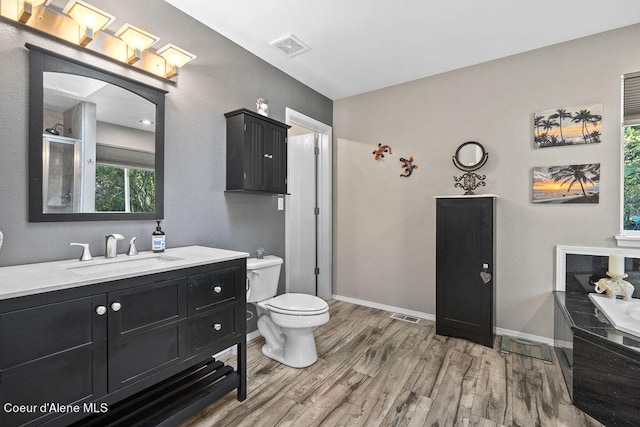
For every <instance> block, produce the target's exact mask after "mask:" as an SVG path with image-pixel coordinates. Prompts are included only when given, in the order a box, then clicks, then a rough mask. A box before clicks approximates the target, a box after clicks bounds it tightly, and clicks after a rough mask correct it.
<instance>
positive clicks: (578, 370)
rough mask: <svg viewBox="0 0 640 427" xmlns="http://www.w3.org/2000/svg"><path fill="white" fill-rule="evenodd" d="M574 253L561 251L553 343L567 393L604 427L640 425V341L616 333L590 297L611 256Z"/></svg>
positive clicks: (603, 274)
mask: <svg viewBox="0 0 640 427" xmlns="http://www.w3.org/2000/svg"><path fill="white" fill-rule="evenodd" d="M573 250H574V249H570V251H573ZM608 251H610V249H608V248H607V249H606V250H604V251H603V253H604V254H606V253H608ZM576 252H577V253H574V254H572V253H569V252H568V253H567V254H561V253H560V251H559V255H561V256H559V257H558V264H557V265H558V266H560V268H559V270H560V271H559V275H560V277H558V278H556V282H557V284H556V285H557V287H559V288H560V289H561V290H556V291H554V293H553V294H554V307H555V315H554V345H555V347H556V354H557V356H558V362H559V364H560V367H561V368H562V373H563V375H564V378H565V382H566V383H567V389H568V390H569V393H570V395H571V399H572V401H573V404H574V405H575V406H577V407H578V408H580V409H581V410H583V411H584V412H585V413H587V414H589V415H591V416H592V417H594V418H595V419H597V420H598V421H600V422H602V423H604V424H605V425H608V426H637V425H640V411H638V406H637V400H638V399H639V398H640V383H639V382H638V378H640V337H638V336H635V335H631V334H628V333H625V332H622V331H619V330H617V329H615V328H614V327H613V325H612V324H611V322H610V321H609V320H608V319H607V317H606V316H605V315H604V313H602V312H601V311H600V309H598V308H597V307H596V306H595V305H594V303H593V302H592V300H591V298H590V297H589V294H590V293H593V291H594V284H595V283H596V282H597V281H598V280H599V279H600V278H601V277H606V271H607V256H606V255H604V254H601V253H599V252H598V251H595V250H592V249H591V248H588V250H582V249H578V250H576ZM589 252H594V253H595V255H594V254H591V253H589ZM628 262H629V266H628V267H629V268H630V269H631V268H633V269H634V270H633V272H631V271H630V273H629V276H630V280H631V277H632V276H640V275H639V274H635V268H636V267H635V260H633V266H632V265H631V264H632V260H631V259H630V258H629V259H628ZM628 271H629V270H628ZM558 284H559V285H560V286H558ZM637 291H638V287H636V292H637ZM636 297H637V296H636ZM597 298H604V297H602V296H601V295H598V296H597Z"/></svg>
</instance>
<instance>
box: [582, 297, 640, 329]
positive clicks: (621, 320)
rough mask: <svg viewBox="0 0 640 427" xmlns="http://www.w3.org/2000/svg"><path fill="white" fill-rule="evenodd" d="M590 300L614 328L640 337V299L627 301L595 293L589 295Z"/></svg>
mask: <svg viewBox="0 0 640 427" xmlns="http://www.w3.org/2000/svg"><path fill="white" fill-rule="evenodd" d="M589 298H590V299H591V301H593V303H594V304H595V305H596V307H598V309H599V310H600V311H601V312H602V314H604V315H605V317H606V318H607V319H608V320H609V322H611V324H612V325H613V327H614V328H616V329H617V330H619V331H622V332H626V333H628V334H631V335H635V336H638V337H640V299H638V298H631V300H630V301H625V300H623V299H616V298H608V297H606V296H604V295H597V294H593V293H591V294H589Z"/></svg>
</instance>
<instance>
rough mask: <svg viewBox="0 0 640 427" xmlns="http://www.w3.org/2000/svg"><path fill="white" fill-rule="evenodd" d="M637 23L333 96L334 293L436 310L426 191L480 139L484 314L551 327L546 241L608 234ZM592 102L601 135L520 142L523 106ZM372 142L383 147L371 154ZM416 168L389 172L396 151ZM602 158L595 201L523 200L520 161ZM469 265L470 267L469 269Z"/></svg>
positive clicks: (539, 330) (527, 177) (613, 229)
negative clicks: (489, 266) (491, 249)
mask: <svg viewBox="0 0 640 427" xmlns="http://www.w3.org/2000/svg"><path fill="white" fill-rule="evenodd" d="M638 40H640V26H631V27H626V28H623V29H620V30H616V31H611V32H608V33H603V34H599V35H596V36H592V37H588V38H584V39H580V40H575V41H572V42H568V43H564V44H559V45H555V46H551V47H548V48H544V49H539V50H535V51H531V52H528V53H524V54H520V55H516V56H512V57H508V58H504V59H501V60H496V61H492V62H489V63H485V64H480V65H477V66H472V67H468V68H465V69H461V70H457V71H452V72H448V73H444V74H441V75H437V76H433V77H429V78H425V79H421V80H416V81H413V82H409V83H406V84H402V85H398V86H394V87H390V88H386V89H382V90H378V91H374V92H370V93H366V94H362V95H358V96H354V97H350V98H345V99H341V100H338V101H336V102H335V104H334V136H335V138H334V144H335V156H336V159H335V166H334V167H335V174H336V182H337V184H336V193H335V196H334V197H335V217H334V218H335V223H334V234H335V240H334V245H335V255H334V256H335V260H336V262H335V264H334V265H335V278H334V291H335V293H336V294H338V295H343V296H347V297H352V298H360V299H363V300H368V301H373V302H377V303H381V304H389V305H393V306H398V307H402V308H405V309H411V310H416V311H420V312H425V313H431V314H435V201H434V199H433V196H434V195H445V194H462V191H461V190H459V189H455V188H454V187H453V184H454V182H453V179H452V176H453V175H461V172H460V171H458V170H457V169H455V168H454V166H453V164H452V162H451V156H452V155H453V154H454V152H455V150H456V148H457V147H458V145H460V144H461V143H463V142H465V141H469V140H475V141H479V142H481V143H482V144H484V145H485V147H486V149H487V151H488V152H489V161H488V163H487V165H486V166H485V167H484V168H483V169H482V170H481V173H484V174H486V175H487V181H486V182H487V186H486V187H484V188H481V192H482V193H497V194H498V195H499V196H500V199H499V200H498V205H497V206H498V211H497V215H498V220H497V263H496V264H497V265H496V267H497V270H496V284H497V325H498V326H499V327H502V328H506V329H511V330H515V331H522V332H525V333H530V334H534V335H539V336H545V337H552V334H553V311H552V309H553V305H552V294H551V291H552V290H553V288H554V271H555V270H554V255H555V246H556V245H577V246H600V247H607V246H615V241H614V239H613V236H614V235H615V234H617V232H618V230H619V215H620V208H619V206H620V204H619V195H620V175H619V174H620V164H619V162H620V99H621V81H620V76H621V75H622V74H624V73H629V72H634V71H638V70H640V54H639V53H640V52H639V48H638ZM598 102H602V104H603V131H602V134H603V138H602V140H603V142H602V143H600V144H592V145H588V146H586V145H580V146H568V147H555V148H546V149H539V150H535V149H533V136H532V128H533V113H534V112H536V111H541V110H545V109H555V108H559V107H565V106H577V105H582V104H591V103H598ZM378 143H383V144H389V145H391V146H392V149H393V154H392V155H388V156H386V157H385V158H384V160H383V161H378V162H375V161H374V160H373V155H372V151H373V149H374V148H375V147H376V146H377V144H378ZM409 155H413V156H414V157H415V162H416V163H417V164H418V165H419V169H418V170H416V171H415V172H414V173H413V176H412V177H411V178H408V179H405V178H400V173H401V168H400V162H399V160H398V159H399V158H400V157H402V156H405V157H406V156H409ZM580 163H601V185H600V189H601V193H600V203H599V204H597V205H539V204H536V205H533V204H532V203H531V185H532V168H533V167H534V166H553V165H563V164H580ZM478 271H480V268H479V269H478Z"/></svg>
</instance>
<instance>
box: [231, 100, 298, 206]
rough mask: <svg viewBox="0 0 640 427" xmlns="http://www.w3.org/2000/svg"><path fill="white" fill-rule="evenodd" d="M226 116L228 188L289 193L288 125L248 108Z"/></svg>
mask: <svg viewBox="0 0 640 427" xmlns="http://www.w3.org/2000/svg"><path fill="white" fill-rule="evenodd" d="M224 116H225V117H226V118H227V191H246V192H264V193H278V194H286V192H287V129H289V128H290V127H291V126H289V125H286V124H284V123H280V122H279V121H277V120H273V119H270V118H268V117H265V116H261V115H260V114H258V113H254V112H253V111H250V110H247V109H245V108H243V109H240V110H235V111H231V112H229V113H226V114H225V115H224Z"/></svg>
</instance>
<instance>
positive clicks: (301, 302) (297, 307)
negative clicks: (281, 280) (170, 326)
mask: <svg viewBox="0 0 640 427" xmlns="http://www.w3.org/2000/svg"><path fill="white" fill-rule="evenodd" d="M266 305H267V306H268V308H269V310H272V311H275V312H276V313H282V314H298V315H307V316H309V315H313V314H322V313H324V312H326V311H328V310H329V306H328V305H327V303H326V302H325V301H324V300H323V299H322V298H318V297H316V296H314V295H307V294H295V293H289V294H283V295H278V296H277V297H274V298H271V299H270V300H268V301H266Z"/></svg>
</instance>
